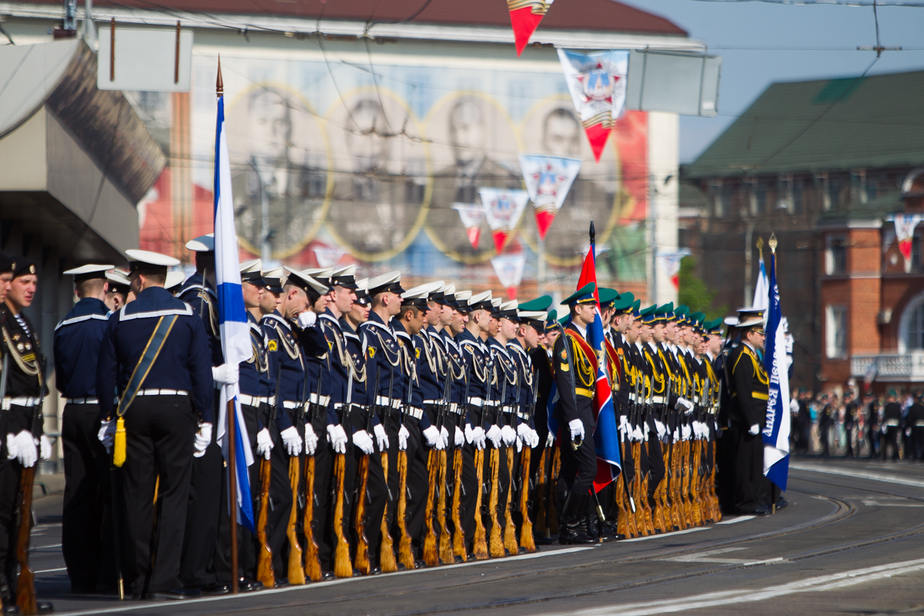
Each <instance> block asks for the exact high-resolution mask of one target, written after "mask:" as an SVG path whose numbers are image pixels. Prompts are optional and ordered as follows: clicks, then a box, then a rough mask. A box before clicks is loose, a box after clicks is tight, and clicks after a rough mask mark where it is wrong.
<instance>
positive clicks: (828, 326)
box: [825, 306, 847, 359]
mask: <svg viewBox="0 0 924 616" xmlns="http://www.w3.org/2000/svg"><path fill="white" fill-rule="evenodd" d="M825 312H826V313H827V315H826V317H827V318H826V319H825V346H826V348H827V355H828V357H829V358H831V359H835V358H844V357H847V308H845V307H844V306H828V307H827V308H826V309H825Z"/></svg>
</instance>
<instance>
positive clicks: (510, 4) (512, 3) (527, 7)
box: [507, 0, 552, 56]
mask: <svg viewBox="0 0 924 616" xmlns="http://www.w3.org/2000/svg"><path fill="white" fill-rule="evenodd" d="M550 4H552V2H551V0H548V1H545V0H507V8H508V9H509V10H510V25H511V26H512V27H513V38H514V40H515V41H516V47H517V55H518V56H519V55H520V54H521V53H523V50H524V49H525V48H526V45H527V44H528V43H529V37H531V36H532V35H533V32H535V31H536V28H537V27H538V26H539V22H540V21H542V18H543V17H545V14H546V12H547V11H548V10H549V5H550Z"/></svg>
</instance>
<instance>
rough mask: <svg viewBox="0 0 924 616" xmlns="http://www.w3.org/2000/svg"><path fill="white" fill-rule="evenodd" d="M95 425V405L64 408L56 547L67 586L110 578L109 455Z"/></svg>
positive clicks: (107, 581) (80, 587)
mask: <svg viewBox="0 0 924 616" xmlns="http://www.w3.org/2000/svg"><path fill="white" fill-rule="evenodd" d="M99 426H100V422H99V406H98V405H96V404H67V405H66V406H65V407H64V413H63V419H62V425H61V440H62V442H63V443H64V508H63V515H62V520H61V551H62V552H63V554H64V564H65V565H66V566H67V575H68V577H69V578H70V580H71V588H73V589H75V590H83V591H90V590H93V589H94V588H96V586H97V584H113V583H115V581H116V580H115V578H116V575H115V553H114V545H115V541H114V537H113V531H112V519H111V515H112V492H111V488H110V483H111V482H110V470H109V467H110V458H109V455H108V454H107V453H106V449H105V448H104V447H103V444H102V443H100V442H99V439H98V438H97V434H98V432H99ZM123 517H124V516H123Z"/></svg>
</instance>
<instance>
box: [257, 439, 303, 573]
mask: <svg viewBox="0 0 924 616" xmlns="http://www.w3.org/2000/svg"><path fill="white" fill-rule="evenodd" d="M271 475H272V465H271V463H270V461H269V460H267V459H266V458H263V457H262V456H261V459H260V513H259V515H257V542H258V543H259V544H260V547H259V548H258V549H259V554H258V555H257V581H259V582H260V583H261V584H263V586H264V587H265V588H273V587H274V586H275V585H276V576H275V575H274V574H273V552H272V550H270V548H269V541H267V538H266V523H267V518H268V517H269V494H270V477H271ZM295 509H296V507H295V506H294V505H293V506H292V510H293V511H295ZM291 518H292V516H290V521H291Z"/></svg>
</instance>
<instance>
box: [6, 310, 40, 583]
mask: <svg viewBox="0 0 924 616" xmlns="http://www.w3.org/2000/svg"><path fill="white" fill-rule="evenodd" d="M0 327H2V331H3V340H4V346H5V347H6V348H5V350H4V352H5V353H8V354H9V355H10V362H9V376H8V377H7V386H6V396H5V397H4V399H3V412H2V413H0V436H2V438H3V441H2V448H3V449H2V454H0V567H2V568H0V575H3V576H4V578H3V579H0V595H4V598H6V596H5V595H6V593H7V592H8V590H7V589H8V588H9V586H8V585H7V581H8V580H13V579H15V575H14V572H15V568H16V528H17V526H16V525H17V522H18V520H17V515H16V513H17V511H16V510H17V507H18V504H19V498H18V496H19V483H20V475H21V473H22V469H23V467H22V465H21V464H20V463H19V461H18V460H16V459H15V458H14V459H12V460H9V459H7V455H6V454H7V451H6V445H7V438H8V437H9V436H10V435H14V436H15V435H17V434H19V433H20V432H22V431H24V430H25V431H27V432H31V433H32V435H33V437H34V438H40V437H41V435H42V434H43V428H42V424H43V417H42V397H43V396H44V394H45V382H44V378H45V377H44V357H43V356H42V354H41V348H40V345H39V341H38V336H37V335H36V332H35V327H33V325H32V323H30V321H29V319H28V317H26V315H24V314H22V313H20V314H19V315H14V314H13V311H12V310H10V309H9V308H8V307H7V306H3V307H2V308H0Z"/></svg>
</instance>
